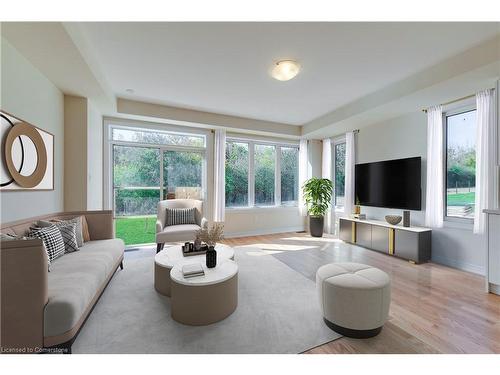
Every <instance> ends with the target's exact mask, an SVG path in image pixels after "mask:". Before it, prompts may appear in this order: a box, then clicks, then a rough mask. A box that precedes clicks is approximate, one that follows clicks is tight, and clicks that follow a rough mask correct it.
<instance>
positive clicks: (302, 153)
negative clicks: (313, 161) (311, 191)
mask: <svg viewBox="0 0 500 375" xmlns="http://www.w3.org/2000/svg"><path fill="white" fill-rule="evenodd" d="M307 170H308V166H307V139H301V140H300V144H299V209H300V214H301V215H302V216H306V215H307V207H306V205H305V202H304V197H303V195H302V185H304V182H306V180H307V176H308V172H307Z"/></svg>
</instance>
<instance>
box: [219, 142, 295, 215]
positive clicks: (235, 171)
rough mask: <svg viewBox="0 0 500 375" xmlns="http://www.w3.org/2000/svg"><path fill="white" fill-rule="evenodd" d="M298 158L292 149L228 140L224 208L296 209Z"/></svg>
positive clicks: (264, 143) (269, 144)
mask: <svg viewBox="0 0 500 375" xmlns="http://www.w3.org/2000/svg"><path fill="white" fill-rule="evenodd" d="M298 154H299V149H298V147H297V146H293V145H284V144H283V145H282V144H274V143H271V142H269V143H267V142H258V141H247V140H239V139H228V141H227V143H226V207H228V208H231V207H249V206H250V207H251V206H277V205H296V204H297V200H298V191H299V189H298Z"/></svg>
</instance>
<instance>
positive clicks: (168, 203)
mask: <svg viewBox="0 0 500 375" xmlns="http://www.w3.org/2000/svg"><path fill="white" fill-rule="evenodd" d="M192 207H194V208H196V213H195V221H196V224H182V225H169V226H166V221H167V208H192ZM157 210H158V213H157V219H156V252H157V253H158V252H159V251H161V250H162V249H163V246H164V245H165V243H166V242H179V241H193V240H194V239H195V235H196V231H198V230H200V229H201V228H206V227H207V226H208V221H207V219H205V218H204V217H203V202H202V201H200V200H196V199H167V200H164V201H160V202H158V205H157Z"/></svg>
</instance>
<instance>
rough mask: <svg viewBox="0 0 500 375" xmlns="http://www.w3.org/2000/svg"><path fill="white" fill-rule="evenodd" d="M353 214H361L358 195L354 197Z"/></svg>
mask: <svg viewBox="0 0 500 375" xmlns="http://www.w3.org/2000/svg"><path fill="white" fill-rule="evenodd" d="M354 215H361V205H360V201H359V198H358V197H356V205H355V206H354Z"/></svg>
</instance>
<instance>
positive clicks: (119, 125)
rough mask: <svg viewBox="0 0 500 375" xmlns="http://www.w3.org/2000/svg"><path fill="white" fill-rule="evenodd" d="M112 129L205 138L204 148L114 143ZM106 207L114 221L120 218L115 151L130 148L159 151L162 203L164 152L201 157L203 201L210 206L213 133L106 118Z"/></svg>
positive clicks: (104, 187) (104, 125) (104, 194)
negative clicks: (116, 211)
mask: <svg viewBox="0 0 500 375" xmlns="http://www.w3.org/2000/svg"><path fill="white" fill-rule="evenodd" d="M113 129H126V130H138V131H141V130H142V131H150V132H155V131H157V132H161V133H171V134H175V135H186V136H199V137H203V138H204V147H199V146H179V145H166V144H153V143H142V142H133V141H120V140H113ZM103 130H104V131H103V160H104V167H103V175H104V176H103V177H104V178H103V207H104V208H105V209H110V210H112V211H113V218H116V217H117V216H115V215H116V213H115V197H114V194H115V189H114V168H113V147H114V146H115V145H117V146H128V147H140V148H153V149H158V150H159V152H160V164H159V168H160V175H159V177H160V185H159V192H160V195H159V200H162V199H163V196H164V191H165V189H166V186H165V183H164V176H163V174H164V168H163V158H164V152H165V151H186V152H194V153H199V154H201V156H202V186H201V188H202V200H203V202H204V204H207V206H208V204H209V200H208V197H209V191H208V189H209V186H208V181H207V176H208V173H209V171H208V168H209V167H208V166H209V162H210V161H209V160H208V153H207V149H208V148H209V147H210V145H209V140H210V139H211V137H210V136H209V135H210V131H206V130H203V129H189V128H184V127H179V126H175V125H170V124H159V123H149V122H142V121H133V120H124V119H116V118H104V120H103Z"/></svg>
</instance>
